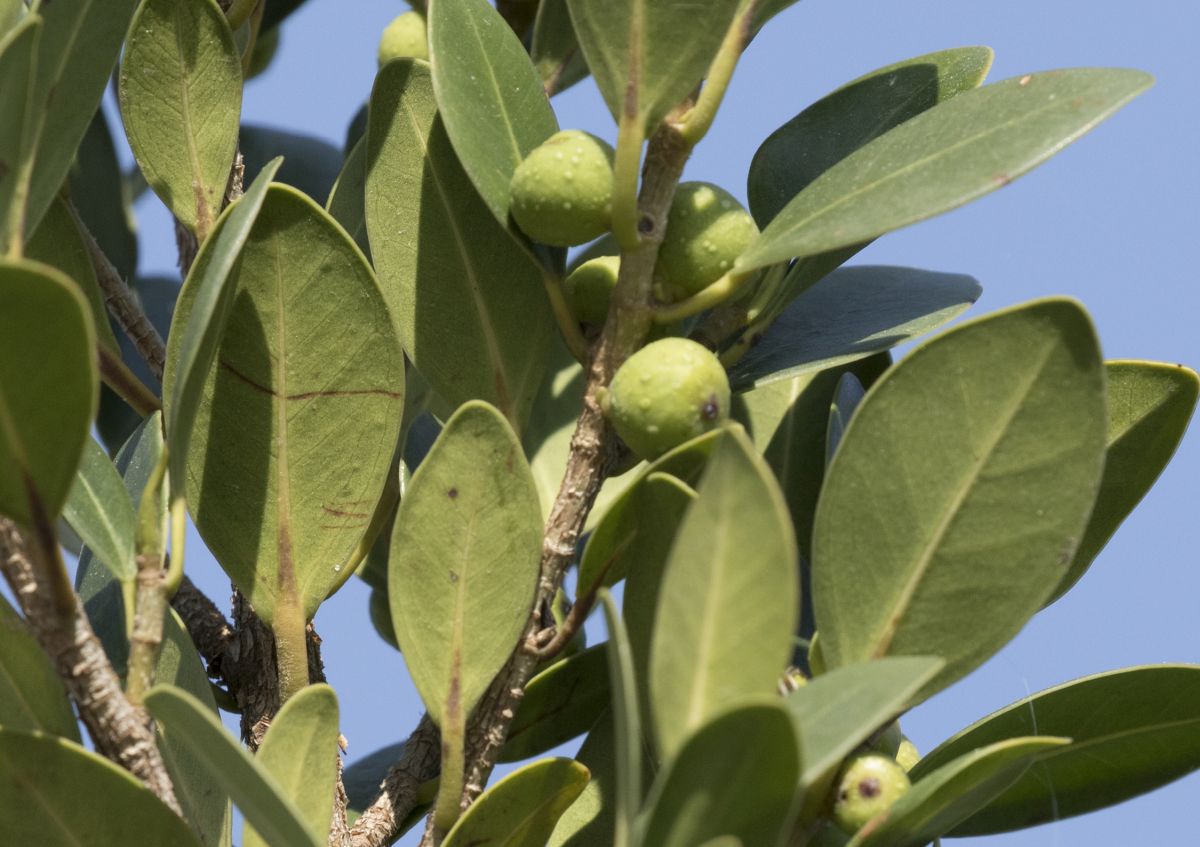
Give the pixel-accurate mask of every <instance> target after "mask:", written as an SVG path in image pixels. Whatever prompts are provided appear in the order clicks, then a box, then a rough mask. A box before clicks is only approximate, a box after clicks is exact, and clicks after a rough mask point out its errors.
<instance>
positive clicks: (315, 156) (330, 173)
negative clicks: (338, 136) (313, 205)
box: [238, 124, 342, 202]
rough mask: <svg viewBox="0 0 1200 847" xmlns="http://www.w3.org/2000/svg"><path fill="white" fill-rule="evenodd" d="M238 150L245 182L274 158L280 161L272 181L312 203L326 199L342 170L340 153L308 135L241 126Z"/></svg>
mask: <svg viewBox="0 0 1200 847" xmlns="http://www.w3.org/2000/svg"><path fill="white" fill-rule="evenodd" d="M238 149H239V151H240V152H241V154H242V161H243V164H244V165H245V168H246V174H245V179H246V181H247V182H249V181H250V180H252V179H254V178H255V177H256V176H258V173H259V171H260V170H262V169H263V168H264V167H266V166H267V165H268V164H270V163H271V162H272V161H273V160H274V159H275V158H276V157H281V158H282V159H283V164H282V165H280V167H279V171H278V172H277V173H276V174H275V176H274V177H273V179H274V180H275V181H276V182H282V183H285V184H287V185H290V186H292V187H293V188H297V189H299V190H300V191H303V192H304V193H305V194H307V195H308V196H309V197H311V198H312V199H313V200H316V201H318V202H320V201H323V200H324V199H325V198H326V197H328V196H329V192H330V190H331V189H332V188H333V184H334V182H335V181H336V180H337V176H338V171H339V170H341V167H342V151H341V150H339V149H338V148H337V147H334V146H333V145H332V144H330V143H329V142H328V141H322V140H321V139H320V138H316V137H314V136H311V135H303V134H301V133H298V132H287V131H286V130H282V129H276V128H274V127H269V126H256V125H254V124H243V125H242V130H241V133H240V135H239V139H238Z"/></svg>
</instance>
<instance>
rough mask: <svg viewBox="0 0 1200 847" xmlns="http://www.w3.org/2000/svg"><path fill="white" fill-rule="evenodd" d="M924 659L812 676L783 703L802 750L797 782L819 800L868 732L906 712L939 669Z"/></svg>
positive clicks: (938, 662) (896, 660) (938, 661)
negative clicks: (801, 770) (791, 719)
mask: <svg viewBox="0 0 1200 847" xmlns="http://www.w3.org/2000/svg"><path fill="white" fill-rule="evenodd" d="M944 664H945V663H944V662H943V661H942V660H941V659H935V658H930V657H926V656H906V657H903V658H894V659H880V660H879V661H876V662H865V663H863V664H861V665H850V666H848V667H844V668H837V669H836V670H832V671H830V672H829V673H826V674H822V675H821V676H817V677H814V678H813V679H811V680H809V681H808V683H807V684H805V685H802V686H800V687H799V688H797V689H796V690H795V691H793V692H792V693H791V694H789V695H788V697H787V699H786V700H785V701H784V703H785V704H786V705H787V707H788V710H789V711H790V712H791V713H792V717H793V719H794V720H795V722H796V731H797V733H798V734H799V736H800V746H801V749H803V750H804V770H803V773H802V775H801V779H800V782H801V783H802V784H803V785H804V787H805V788H808V789H812V788H814V787H815V788H816V789H817V790H815V791H810V792H809V799H810V800H817V801H819V800H820V798H821V797H822V796H823V795H824V788H825V786H826V784H827V783H828V781H829V780H830V779H831V778H832V777H833V775H834V772H835V771H836V770H837V768H838V766H839V765H840V764H841V762H842V760H843V759H845V758H846V756H847V755H849V754H850V752H851V751H853V750H854V749H855V748H856V747H858V746H859V745H860V744H862V743H863V742H864V741H866V740H867V738H868V737H869V736H870V735H871V733H873V732H875V731H876V730H877V729H879V728H880V727H882V726H885V725H886V724H887V723H889V722H890V721H892V720H894V719H895V718H896V716H897V715H899V714H900V713H901V712H903V711H904V709H905V707H906V706H907V705H908V703H909V701H910V700H911V698H912V696H913V695H914V694H916V693H917V692H918V691H919V690H920V689H921V686H923V685H924V684H925V683H927V682H928V681H929V680H930V679H932V678H933V676H934V675H935V674H937V672H938V671H940V670H941V669H942V666H943V665H944Z"/></svg>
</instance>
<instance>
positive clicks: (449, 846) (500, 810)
mask: <svg viewBox="0 0 1200 847" xmlns="http://www.w3.org/2000/svg"><path fill="white" fill-rule="evenodd" d="M588 775H589V774H588V769H587V768H586V767H584V766H583V765H581V764H580V763H579V762H576V761H574V760H573V759H544V760H542V761H540V762H534V763H533V764H531V765H526V766H525V767H523V768H520V769H518V770H515V771H513V772H512V773H510V774H509V775H508V776H506V777H504V779H502V780H500V781H499V782H497V783H496V784H495V785H493V786H492V787H491V788H489V789H488V790H487V791H485V792H484V793H483V794H482V795H480V797H479V799H478V800H476V801H475V802H474V803H472V804H471V807H470V808H469V809H467V811H466V813H465V814H464V815H463V816H462V817H461V818H459V819H458V822H457V823H456V824H455V825H454V827H453V828H452V829H451V830H450V832H449V833H448V834H447V835H446V840H445V841H444V842H442V843H443V844H444V845H445V847H476V846H477V845H481V844H487V845H488V847H543V846H544V845H545V843H546V841H547V840H548V839H549V838H550V834H551V832H553V831H554V825H555V824H556V823H558V819H559V816H560V815H562V813H563V812H564V811H566V809H567V807H568V806H570V805H571V804H572V803H573V802H575V798H577V797H578V796H579V795H580V793H581V792H582V791H583V789H584V787H585V786H586V785H587V784H588Z"/></svg>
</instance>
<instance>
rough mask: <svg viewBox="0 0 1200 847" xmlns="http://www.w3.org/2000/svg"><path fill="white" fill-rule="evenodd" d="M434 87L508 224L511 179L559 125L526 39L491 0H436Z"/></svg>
mask: <svg viewBox="0 0 1200 847" xmlns="http://www.w3.org/2000/svg"><path fill="white" fill-rule="evenodd" d="M428 19H429V51H430V57H431V60H432V62H433V90H434V93H435V94H436V96H437V105H438V111H439V113H440V115H441V118H442V121H443V122H444V123H445V127H446V134H447V135H448V136H449V137H450V141H451V142H452V143H453V144H454V150H455V152H457V154H458V159H459V161H460V162H461V163H462V167H463V169H464V170H465V171H466V172H467V175H468V176H470V178H471V182H472V184H474V186H475V189H476V190H477V191H478V192H479V196H480V197H482V198H483V201H484V203H486V204H487V206H488V208H489V209H491V210H492V214H494V215H495V216H496V219H497V220H498V221H499V222H500V225H501V226H508V186H509V183H510V182H512V175H513V171H515V170H516V169H517V165H519V164H521V162H522V161H523V160H524V159H525V157H526V156H528V155H529V153H530V152H531V151H532V150H533V149H534V148H535V147H537V146H539V145H540V144H541V143H542V142H543V141H545V140H546V139H547V138H549V137H550V136H551V135H553V134H554V133H555V132H556V131H557V130H558V122H557V121H556V120H555V119H554V110H553V109H551V108H550V101H549V99H548V98H547V97H546V92H545V90H544V89H543V88H542V82H541V79H540V77H539V76H538V73H537V71H536V70H534V67H533V63H532V62H531V61H530V59H529V54H528V53H527V52H526V50H525V47H524V45H522V44H521V41H520V39H519V38H517V35H516V33H514V32H513V31H512V28H511V27H510V26H509V25H508V23H507V22H506V21H505V20H504V18H502V17H500V13H499V12H497V11H496V9H495V7H494V6H492V5H491V4H490V3H488V2H487V0H431V2H430V3H429V13H428Z"/></svg>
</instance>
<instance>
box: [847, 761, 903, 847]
mask: <svg viewBox="0 0 1200 847" xmlns="http://www.w3.org/2000/svg"><path fill="white" fill-rule="evenodd" d="M837 783H838V790H837V798H836V799H835V800H834V804H833V819H834V822H835V823H837V825H838V826H839V827H841V828H842V831H843V832H847V833H851V834H853V833H855V832H858V830H859V829H860V828H862V826H863V825H864V824H865V823H866V822H867V821H869V820H871V818H873V817H875V816H876V815H878V814H880V813H881V812H885V811H887V810H888V809H890V808H891V807H892V805H893V804H894V803H895V802H896V801H897V800H899V799H900V798H901V797H903V796H904V795H905V794H906V793H907V792H908V789H909V788H910V787H911V783H910V782H909V781H908V774H906V773H905V772H904V769H903V768H901V767H900V766H899V765H898V764H896V763H895V762H894V761H892V759H891V758H889V757H888V756H880V755H878V754H876V753H869V754H867V755H865V756H857V757H855V758H853V759H851V760H850V761H848V762H846V764H845V765H843V766H842V770H841V772H840V773H839V774H838V778H837Z"/></svg>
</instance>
